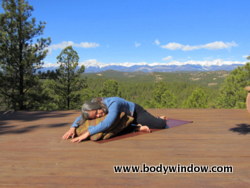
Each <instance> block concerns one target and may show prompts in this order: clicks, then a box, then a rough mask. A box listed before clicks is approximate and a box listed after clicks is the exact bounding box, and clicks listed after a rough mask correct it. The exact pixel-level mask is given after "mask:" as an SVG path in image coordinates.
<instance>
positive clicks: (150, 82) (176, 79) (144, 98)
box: [84, 71, 229, 108]
mask: <svg viewBox="0 0 250 188" xmlns="http://www.w3.org/2000/svg"><path fill="white" fill-rule="evenodd" d="M228 74H229V72H227V71H214V72H175V73H161V72H154V73H144V72H132V73H131V72H130V73H124V72H116V71H105V72H102V73H97V74H94V73H92V74H90V73H88V74H84V77H85V78H87V85H88V88H89V90H91V92H90V93H91V95H92V94H94V95H95V96H102V94H104V95H107V96H109V93H103V86H104V83H107V82H108V80H113V81H115V82H116V85H117V87H118V90H119V92H118V93H113V94H117V95H119V96H121V97H124V98H126V99H128V100H131V101H134V102H136V103H139V104H141V105H143V106H145V107H150V108H154V107H163V108H164V107H176V108H185V107H187V106H186V105H185V101H186V100H187V98H188V97H189V96H190V95H191V94H192V92H193V91H194V90H195V89H196V88H201V89H202V90H203V91H204V92H205V93H206V96H207V98H208V104H207V107H214V103H215V99H216V96H218V90H219V87H220V86H221V84H222V82H223V81H224V79H225V78H226V76H228ZM113 84H114V82H113ZM109 85H110V89H111V88H112V83H110V84H109ZM157 86H158V90H162V89H160V88H159V87H163V88H165V90H167V91H169V92H170V93H171V94H172V95H173V96H174V98H175V99H176V100H175V103H176V105H174V106H166V105H165V106H164V105H162V106H161V105H157V104H156V102H155V101H154V97H155V96H154V93H155V92H157ZM106 87H107V86H106ZM110 92H111V93H112V91H111V90H110ZM161 92H163V93H164V89H163V91H161ZM163 93H162V94H163ZM156 100H157V99H156ZM166 100H168V99H166Z"/></svg>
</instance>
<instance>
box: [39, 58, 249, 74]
mask: <svg viewBox="0 0 250 188" xmlns="http://www.w3.org/2000/svg"><path fill="white" fill-rule="evenodd" d="M244 64H245V63H244V62H233V63H232V62H220V61H218V60H217V61H213V62H198V63H196V62H192V61H190V62H185V63H179V62H171V63H165V64H162V63H152V64H147V63H144V62H142V63H110V64H103V63H99V62H96V61H94V60H92V61H87V62H83V63H79V65H84V66H85V72H87V73H96V72H102V71H107V70H114V71H121V72H136V71H142V72H178V71H219V70H225V71H231V70H233V69H235V68H237V67H238V66H243V65H244ZM57 68H58V64H47V65H46V66H44V67H43V68H42V69H40V71H42V72H43V71H47V70H55V69H57Z"/></svg>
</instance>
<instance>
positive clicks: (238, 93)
mask: <svg viewBox="0 0 250 188" xmlns="http://www.w3.org/2000/svg"><path fill="white" fill-rule="evenodd" d="M248 85H250V63H247V64H246V65H245V66H243V67H238V68H236V69H235V70H233V71H232V72H231V73H230V74H229V76H228V77H227V78H226V79H225V81H224V83H223V85H222V87H221V88H220V94H219V97H218V99H217V107H219V108H245V101H246V95H247V92H246V91H245V90H244V88H245V87H246V86H248Z"/></svg>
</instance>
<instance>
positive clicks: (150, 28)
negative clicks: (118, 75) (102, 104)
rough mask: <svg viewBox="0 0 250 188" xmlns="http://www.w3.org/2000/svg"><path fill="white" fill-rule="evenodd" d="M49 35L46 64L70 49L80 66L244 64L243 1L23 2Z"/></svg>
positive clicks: (247, 44)
mask: <svg viewBox="0 0 250 188" xmlns="http://www.w3.org/2000/svg"><path fill="white" fill-rule="evenodd" d="M29 3H30V4H31V5H32V6H33V7H34V12H33V17H35V18H36V19H37V20H38V21H46V22H47V24H46V28H45V32H44V37H47V36H49V37H51V39H52V43H51V46H50V47H49V49H50V53H49V54H48V56H47V57H46V59H45V62H46V64H48V65H49V64H54V63H56V62H57V60H56V57H57V56H58V55H59V53H60V51H61V50H62V49H63V48H64V47H66V46H67V45H73V47H74V49H75V50H76V51H77V52H78V55H79V56H80V62H81V63H83V64H84V63H85V64H91V63H93V64H94V63H97V64H111V63H113V64H117V63H120V64H126V63H127V64H136V63H149V64H152V63H158V64H171V63H172V64H183V63H186V62H191V63H197V64H204V63H205V64H213V63H220V64H224V63H229V64H230V63H234V62H241V63H244V62H247V60H246V56H247V55H250V36H249V34H250V21H249V18H250V11H249V7H250V1H249V0H60V1H55V0H29Z"/></svg>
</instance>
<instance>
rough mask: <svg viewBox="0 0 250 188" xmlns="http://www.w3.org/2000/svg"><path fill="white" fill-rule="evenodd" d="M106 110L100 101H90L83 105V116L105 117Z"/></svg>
mask: <svg viewBox="0 0 250 188" xmlns="http://www.w3.org/2000/svg"><path fill="white" fill-rule="evenodd" d="M105 114H106V111H105V110H104V108H103V105H101V103H100V102H98V101H88V102H85V103H84V104H83V105H82V116H83V118H85V119H95V118H99V117H103V116H104V115H105Z"/></svg>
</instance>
